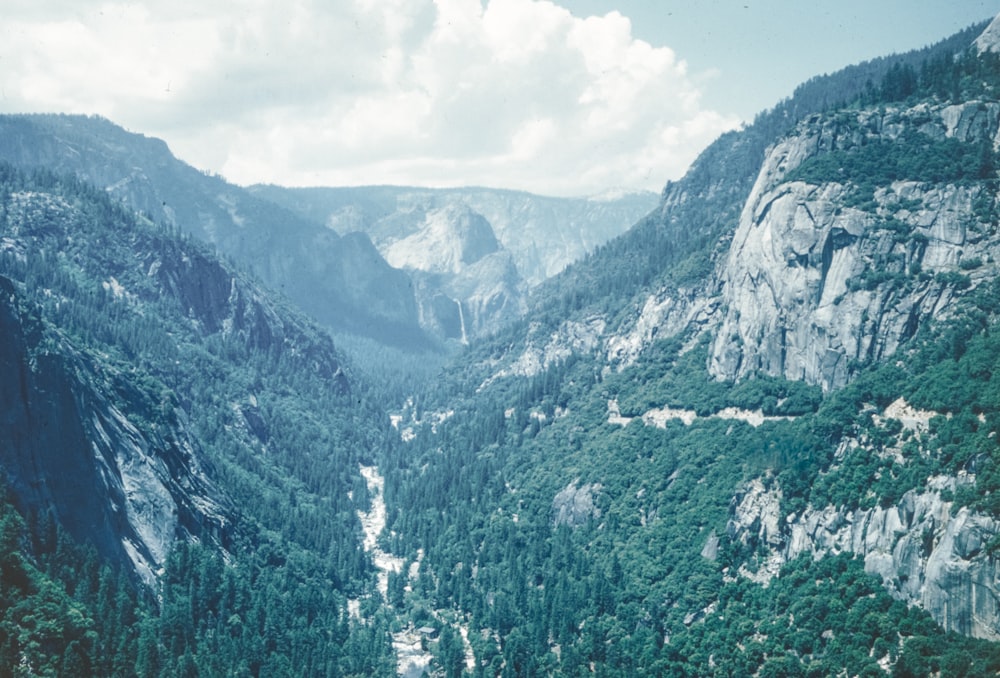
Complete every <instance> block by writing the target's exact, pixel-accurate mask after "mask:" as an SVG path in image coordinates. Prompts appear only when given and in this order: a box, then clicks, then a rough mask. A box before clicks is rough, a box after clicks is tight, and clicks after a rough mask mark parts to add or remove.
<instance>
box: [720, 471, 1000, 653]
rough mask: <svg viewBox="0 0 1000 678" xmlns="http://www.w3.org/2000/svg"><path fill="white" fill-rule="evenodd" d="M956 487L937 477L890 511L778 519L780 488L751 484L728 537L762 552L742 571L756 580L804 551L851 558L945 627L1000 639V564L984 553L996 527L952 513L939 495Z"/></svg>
mask: <svg viewBox="0 0 1000 678" xmlns="http://www.w3.org/2000/svg"><path fill="white" fill-rule="evenodd" d="M959 482H968V478H962V479H958V478H952V477H945V476H939V477H935V478H931V479H930V480H929V482H928V483H927V485H926V487H924V488H923V489H920V490H911V491H909V492H907V493H905V494H904V495H903V496H902V498H901V499H900V501H899V503H898V504H896V505H893V506H889V507H881V506H876V507H874V508H871V509H868V510H857V511H849V510H846V509H844V508H840V507H834V506H827V507H824V508H821V509H817V508H812V507H810V508H808V509H806V510H805V511H803V512H802V513H801V514H800V515H792V516H788V518H787V519H785V520H781V511H780V503H781V491H780V488H778V487H775V486H773V483H772V486H771V487H768V486H767V484H766V483H765V482H763V481H762V480H760V479H757V480H754V481H752V482H751V483H749V484H748V485H747V487H746V488H745V489H744V491H743V492H742V493H740V494H739V495H737V496H736V497H734V499H733V503H732V513H731V519H730V521H729V528H728V531H729V536H730V538H731V539H736V540H739V541H742V542H743V543H745V544H752V545H757V544H760V545H763V546H764V547H765V550H766V553H767V555H766V556H765V558H764V561H763V563H761V564H760V565H759V567H758V569H757V570H756V571H749V570H746V569H744V570H743V574H745V575H746V576H749V577H751V578H753V579H755V580H756V581H759V582H766V581H768V580H769V579H770V578H771V577H773V576H775V575H776V574H777V572H778V570H779V569H780V568H781V566H782V565H783V564H784V563H786V562H787V561H789V560H792V559H794V558H796V557H797V556H799V555H800V554H802V553H808V554H812V556H813V557H815V558H822V557H823V556H824V555H827V554H837V553H853V554H856V555H857V556H859V557H861V558H863V559H864V563H865V570H866V571H867V572H869V573H871V574H875V575H878V576H880V577H881V578H882V581H883V584H884V585H885V587H886V589H887V590H888V591H889V592H890V593H892V594H893V595H894V596H896V597H897V598H900V599H901V600H904V601H906V602H907V603H909V604H916V605H919V606H920V607H922V608H924V609H925V610H927V611H928V612H929V613H930V614H931V616H932V617H933V618H934V619H935V620H936V621H937V622H938V623H939V624H941V626H942V627H944V628H945V629H947V630H951V631H957V632H958V633H962V634H965V635H971V636H974V637H976V638H985V639H988V640H993V641H995V640H1000V559H998V558H997V557H996V555H995V554H994V553H993V552H992V551H991V549H989V548H988V544H989V543H990V542H991V540H992V539H993V538H994V537H995V535H996V534H998V533H1000V523H998V522H997V521H996V520H994V519H992V518H989V517H987V516H984V515H980V514H977V513H973V512H971V511H969V509H968V508H965V507H963V508H960V509H958V510H957V511H954V512H953V510H952V502H951V501H946V500H944V499H943V498H942V493H943V492H945V491H947V492H952V491H954V489H955V487H956V485H957V484H958V483H959Z"/></svg>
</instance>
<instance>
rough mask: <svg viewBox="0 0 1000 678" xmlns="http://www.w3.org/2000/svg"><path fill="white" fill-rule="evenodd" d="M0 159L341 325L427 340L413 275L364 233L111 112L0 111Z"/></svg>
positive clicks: (409, 340)
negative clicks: (199, 244)
mask: <svg viewBox="0 0 1000 678" xmlns="http://www.w3.org/2000/svg"><path fill="white" fill-rule="evenodd" d="M0 160H4V161H6V162H9V163H11V164H13V165H15V166H18V167H23V168H26V169H30V168H37V167H42V168H46V169H48V170H50V171H55V172H59V173H66V174H72V175H75V176H78V177H80V178H81V179H83V180H85V181H88V182H90V183H93V184H94V185H97V186H100V187H102V188H105V189H106V190H107V191H108V194H109V195H111V196H113V197H115V198H116V199H119V200H121V201H122V202H123V203H124V204H126V205H128V206H129V207H130V208H131V209H133V210H137V211H140V212H143V213H144V214H146V215H147V216H148V217H149V218H151V219H153V220H154V221H157V222H159V223H162V224H165V225H170V226H172V227H175V228H177V229H178V230H179V231H180V232H183V233H186V234H189V235H191V236H192V237H194V238H197V239H199V240H201V241H203V242H207V243H210V244H212V245H213V246H214V247H215V248H216V249H217V251H219V252H220V253H222V254H223V255H225V256H227V257H231V258H232V259H233V260H234V261H237V262H239V263H240V264H242V265H244V266H247V267H249V268H251V269H252V270H253V271H254V272H255V273H256V274H257V275H258V276H260V277H261V279H262V280H263V281H264V282H265V283H266V284H268V285H269V286H270V287H272V288H274V289H276V290H280V291H281V292H282V293H283V294H285V295H286V296H288V298H290V299H292V300H293V301H294V302H295V303H296V304H297V305H298V306H299V307H300V308H301V309H302V310H304V311H305V312H307V313H309V314H310V315H312V316H313V317H315V318H317V319H318V320H319V321H320V322H322V323H323V324H325V325H327V326H328V327H331V328H333V329H335V330H338V331H346V332H351V333H358V334H362V335H365V336H372V337H376V338H378V339H380V340H381V341H384V342H387V343H390V344H394V345H412V344H415V343H416V344H420V343H421V342H424V341H425V339H424V338H423V335H422V332H421V330H420V328H419V325H418V322H417V308H416V302H415V300H414V298H413V291H412V289H411V284H410V280H409V278H408V277H407V276H406V274H405V273H403V272H402V271H397V270H395V269H393V268H392V267H391V266H389V265H388V264H387V263H386V262H385V260H384V259H383V258H382V257H381V256H380V255H379V254H378V252H377V251H376V250H375V248H374V247H373V246H372V244H371V242H370V241H369V240H368V239H367V238H365V237H364V236H362V235H360V234H354V235H349V236H345V237H340V236H338V235H337V234H336V233H335V232H333V231H331V230H330V229H327V228H323V227H322V226H321V225H319V224H315V223H312V222H309V221H307V220H305V219H302V218H301V217H299V216H297V215H295V214H293V213H292V212H289V211H287V210H284V209H281V208H280V207H278V206H276V205H274V204H273V203H271V202H268V201H266V200H261V199H259V198H256V197H254V196H253V195H251V194H249V193H248V192H247V191H245V190H244V189H241V188H239V187H237V186H233V185H232V184H228V183H226V182H225V181H224V180H222V179H221V178H219V177H215V176H209V175H206V174H203V173H202V172H199V171H198V170H196V169H194V168H193V167H191V166H189V165H186V164H185V163H183V162H181V161H179V160H177V159H176V158H175V157H174V156H173V155H172V154H171V153H170V151H169V149H168V148H167V145H166V144H165V143H164V142H163V141H161V140H159V139H153V138H148V137H144V136H142V135H138V134H132V133H130V132H126V131H125V130H123V129H122V128H120V127H118V126H116V125H114V124H113V123H111V122H110V121H108V120H104V119H101V118H97V117H83V116H64V115H23V116H2V117H0Z"/></svg>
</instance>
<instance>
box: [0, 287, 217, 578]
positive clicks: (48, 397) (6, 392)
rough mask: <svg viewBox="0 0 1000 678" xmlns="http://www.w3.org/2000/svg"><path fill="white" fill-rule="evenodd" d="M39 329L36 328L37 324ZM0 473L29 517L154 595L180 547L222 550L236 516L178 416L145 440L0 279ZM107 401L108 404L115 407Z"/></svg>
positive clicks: (94, 373)
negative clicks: (184, 543) (186, 541)
mask: <svg viewBox="0 0 1000 678" xmlns="http://www.w3.org/2000/svg"><path fill="white" fill-rule="evenodd" d="M34 322H36V321H34ZM0 334H2V336H3V337H4V341H3V342H0V369H2V372H3V374H4V375H5V378H4V379H2V380H0V413H2V417H3V425H2V426H0V466H2V467H3V470H4V476H5V482H6V484H7V485H8V487H9V488H10V490H11V493H12V495H13V498H14V499H15V501H16V502H17V503H18V504H19V506H20V507H21V508H22V509H23V510H26V511H27V512H30V513H34V512H46V511H51V512H52V514H53V517H54V518H55V519H56V520H57V521H58V522H59V523H61V524H62V525H63V527H64V528H65V529H66V530H68V531H69V533H70V534H71V535H72V536H73V537H74V538H76V539H77V540H78V541H80V542H81V543H91V544H93V545H94V546H95V547H96V548H97V550H98V552H99V553H100V554H101V555H102V556H104V557H107V558H109V559H111V560H112V561H116V562H120V563H124V564H127V565H129V566H131V567H132V568H134V570H135V571H136V572H137V573H138V574H139V575H140V576H141V577H142V578H143V579H144V580H145V581H146V582H147V583H152V582H153V581H154V579H155V577H156V574H157V572H158V571H159V569H160V567H161V566H162V565H163V563H164V561H165V559H166V556H167V553H168V552H169V549H170V545H171V544H172V543H173V542H174V540H175V539H178V538H193V537H198V538H210V539H215V540H216V541H217V542H218V543H219V544H220V545H223V546H224V545H225V544H226V542H227V540H228V538H229V534H230V531H231V529H232V508H231V507H229V506H227V505H226V503H225V501H224V500H221V499H220V498H219V493H218V491H217V490H216V489H215V488H214V487H213V486H212V484H211V482H210V481H209V480H208V479H207V478H206V476H205V474H204V473H203V471H202V469H201V467H200V466H199V463H198V460H197V455H196V453H195V447H196V444H195V443H194V441H193V439H192V438H190V437H189V436H188V435H187V433H186V430H185V427H184V423H183V422H184V417H183V414H182V413H181V412H180V411H179V410H176V409H175V410H173V411H171V412H168V413H167V416H168V417H169V418H171V419H172V420H173V423H174V425H173V426H172V427H171V429H170V431H169V432H166V431H164V432H162V433H160V434H151V433H150V432H149V431H148V430H145V432H141V431H140V429H139V427H137V426H136V425H135V424H134V423H133V422H132V421H130V419H129V417H128V416H126V415H125V414H124V413H123V412H122V410H121V409H120V408H119V407H118V406H117V405H116V404H115V400H126V401H127V400H128V399H129V397H130V395H131V394H130V393H127V392H121V391H120V392H117V393H114V394H111V393H108V392H107V391H106V390H105V389H102V388H98V387H97V384H99V383H101V382H102V380H103V379H104V378H105V376H106V375H104V376H102V375H100V374H99V372H100V370H101V367H100V366H97V365H95V364H94V363H92V362H91V361H90V360H88V359H87V358H86V357H85V356H84V355H82V354H80V353H78V352H76V351H75V350H73V349H72V347H71V346H69V345H68V344H67V343H65V342H62V343H61V344H60V346H59V349H58V350H57V351H53V350H51V348H50V349H48V350H44V351H38V345H39V342H41V341H42V339H43V334H42V331H41V329H40V327H38V326H37V325H35V324H33V321H31V320H29V319H28V317H26V316H25V315H24V314H23V313H22V311H21V310H20V309H19V308H18V303H17V298H16V295H15V293H14V285H13V284H12V283H11V282H10V281H9V280H8V279H6V278H0ZM112 396H114V400H113V399H112Z"/></svg>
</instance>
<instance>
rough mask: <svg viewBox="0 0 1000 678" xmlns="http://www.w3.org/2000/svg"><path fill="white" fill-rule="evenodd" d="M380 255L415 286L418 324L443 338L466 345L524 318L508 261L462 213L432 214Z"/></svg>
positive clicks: (488, 233) (520, 287) (520, 289)
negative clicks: (407, 275) (419, 318)
mask: <svg viewBox="0 0 1000 678" xmlns="http://www.w3.org/2000/svg"><path fill="white" fill-rule="evenodd" d="M383 251H384V253H385V257H386V259H387V260H388V261H389V263H391V264H392V265H393V266H396V267H398V268H401V269H404V270H406V271H408V272H409V273H410V275H411V277H413V278H414V280H415V281H416V283H417V288H416V289H417V298H418V301H419V303H420V310H421V324H422V325H424V326H425V327H431V328H434V329H435V330H436V331H437V333H438V334H439V335H441V336H444V337H445V338H448V339H457V340H459V341H461V342H462V343H468V341H469V339H470V338H472V337H477V336H482V335H487V334H491V333H493V332H496V331H497V330H499V329H500V328H502V327H504V326H506V325H509V324H510V323H511V322H513V321H515V320H517V319H519V318H520V317H521V316H522V315H523V313H524V310H525V306H524V296H525V295H524V284H523V281H522V280H521V279H520V277H519V276H518V273H517V269H516V267H515V264H514V260H513V257H512V255H511V254H510V253H509V252H507V251H506V250H502V249H501V246H500V243H499V242H497V239H496V236H495V235H494V234H493V229H492V228H490V224H489V222H487V221H486V219H485V218H483V216H482V215H480V214H478V213H476V212H473V211H472V210H471V209H469V208H467V207H461V206H456V205H452V206H448V207H444V208H441V209H434V210H431V211H430V212H428V213H427V214H426V216H425V222H424V224H423V225H422V226H421V227H420V229H419V230H417V231H416V232H414V233H413V234H411V235H408V236H407V237H405V238H401V239H399V240H395V241H393V242H391V244H388V245H386V246H384V248H383Z"/></svg>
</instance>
